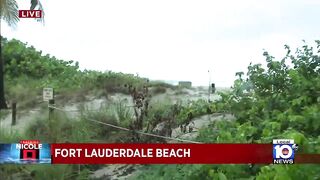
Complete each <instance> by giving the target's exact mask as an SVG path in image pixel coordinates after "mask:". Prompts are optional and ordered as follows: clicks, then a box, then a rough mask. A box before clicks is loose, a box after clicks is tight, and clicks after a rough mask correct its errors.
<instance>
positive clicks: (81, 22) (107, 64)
mask: <svg viewBox="0 0 320 180" xmlns="http://www.w3.org/2000/svg"><path fill="white" fill-rule="evenodd" d="M17 1H18V3H19V8H20V9H28V8H29V1H25V0H17ZM41 2H42V4H43V6H44V9H45V14H46V17H45V21H46V23H45V26H43V25H41V24H39V23H37V22H36V21H34V20H32V19H21V21H20V22H19V24H18V27H17V28H16V29H12V28H9V27H8V26H7V25H6V24H4V23H2V26H1V33H2V35H4V36H5V37H8V38H16V39H19V40H21V41H23V42H28V43H29V44H30V45H33V46H35V47H36V48H37V49H39V50H42V51H43V53H45V54H46V53H49V54H51V55H54V56H56V57H57V58H60V59H64V60H75V61H79V63H80V67H81V69H94V70H102V71H104V70H112V71H117V72H118V71H121V72H125V73H134V74H136V73H137V72H138V73H139V75H140V76H144V77H149V78H150V79H163V80H190V81H192V82H193V83H194V84H195V85H207V84H208V80H209V75H208V70H210V72H211V79H212V81H213V82H215V83H216V85H217V86H231V85H232V83H233V81H234V79H235V72H237V71H246V68H247V66H248V65H249V63H250V62H253V63H262V62H264V58H263V56H262V53H263V49H266V50H268V51H269V52H270V53H271V54H272V55H273V56H275V57H279V58H282V57H283V55H284V54H285V50H284V48H283V45H284V44H288V45H290V47H293V48H295V47H297V46H298V45H301V44H302V40H303V39H304V40H306V41H307V43H309V44H312V43H313V41H314V40H316V39H320V37H319V35H320V23H319V18H320V11H319V9H320V0H281V1H280V0H267V1H265V0H241V1H238V0H234V1H231V0H224V1H221V0H220V1H213V0H211V1H204V0H202V1H199V0H198V1H196V0H193V1H189V0H161V1H160V0H157V1H154V0H144V1H141V0H113V1H109V0H108V1H107V0H90V1H88V0H87V1H84V0H67V1H66V0H54V1H52V0H51V1H48V0H42V1H41Z"/></svg>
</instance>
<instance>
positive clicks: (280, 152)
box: [273, 139, 298, 164]
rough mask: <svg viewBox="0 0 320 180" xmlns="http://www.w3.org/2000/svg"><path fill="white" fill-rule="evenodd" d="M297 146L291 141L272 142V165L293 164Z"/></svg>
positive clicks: (276, 140) (277, 140)
mask: <svg viewBox="0 0 320 180" xmlns="http://www.w3.org/2000/svg"><path fill="white" fill-rule="evenodd" d="M297 150H298V145H297V144H295V143H294V140H293V139H274V140H273V164H294V154H295V152H296V151H297Z"/></svg>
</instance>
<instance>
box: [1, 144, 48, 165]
mask: <svg viewBox="0 0 320 180" xmlns="http://www.w3.org/2000/svg"><path fill="white" fill-rule="evenodd" d="M50 148H51V146H50V144H40V143H34V144H31V143H15V144H0V164H51V149H50Z"/></svg>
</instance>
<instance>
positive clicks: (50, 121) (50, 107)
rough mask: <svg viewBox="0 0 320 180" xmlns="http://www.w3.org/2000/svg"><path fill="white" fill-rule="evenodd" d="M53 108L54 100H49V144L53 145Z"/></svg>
mask: <svg viewBox="0 0 320 180" xmlns="http://www.w3.org/2000/svg"><path fill="white" fill-rule="evenodd" d="M52 106H54V99H50V100H49V131H50V132H49V137H50V139H51V143H55V138H54V135H53V133H54V132H53V122H52V121H53V119H54V118H53V116H54V108H53V107H52Z"/></svg>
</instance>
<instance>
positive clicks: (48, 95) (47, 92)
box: [43, 88, 53, 101]
mask: <svg viewBox="0 0 320 180" xmlns="http://www.w3.org/2000/svg"><path fill="white" fill-rule="evenodd" d="M52 99H53V88H43V101H49V100H52Z"/></svg>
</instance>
